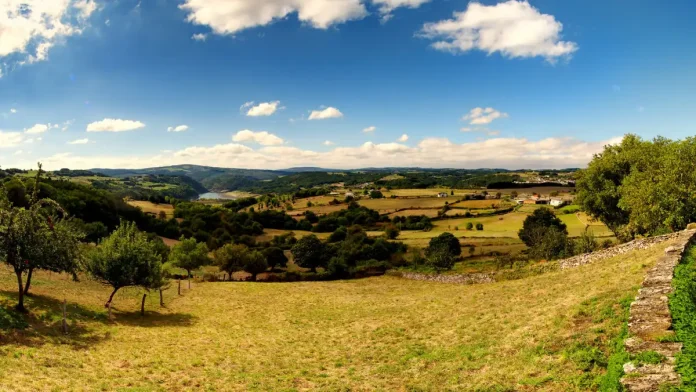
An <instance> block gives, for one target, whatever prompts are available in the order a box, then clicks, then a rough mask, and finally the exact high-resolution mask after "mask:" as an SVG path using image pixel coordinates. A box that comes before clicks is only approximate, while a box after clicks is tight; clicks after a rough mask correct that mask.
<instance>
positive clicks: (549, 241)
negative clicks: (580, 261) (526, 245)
mask: <svg viewBox="0 0 696 392" xmlns="http://www.w3.org/2000/svg"><path fill="white" fill-rule="evenodd" d="M532 230H533V231H535V232H537V233H532V237H533V238H538V240H537V242H536V243H535V244H534V246H532V247H530V249H529V255H530V256H531V257H533V258H535V259H544V260H554V259H558V258H563V257H565V256H570V255H571V254H572V249H570V248H571V246H572V244H571V243H570V241H568V233H566V232H565V231H563V230H561V229H559V228H558V227H557V226H551V227H548V228H543V227H536V228H534V229H532Z"/></svg>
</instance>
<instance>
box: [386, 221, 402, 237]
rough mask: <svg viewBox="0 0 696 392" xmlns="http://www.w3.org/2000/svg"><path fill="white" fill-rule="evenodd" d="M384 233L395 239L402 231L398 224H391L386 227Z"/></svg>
mask: <svg viewBox="0 0 696 392" xmlns="http://www.w3.org/2000/svg"><path fill="white" fill-rule="evenodd" d="M384 234H385V235H386V236H387V238H388V239H390V240H394V239H396V238H397V237H398V236H399V234H401V232H400V231H399V229H398V228H397V227H396V226H394V225H391V224H390V225H387V226H386V227H385V228H384Z"/></svg>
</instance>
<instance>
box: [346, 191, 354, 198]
mask: <svg viewBox="0 0 696 392" xmlns="http://www.w3.org/2000/svg"><path fill="white" fill-rule="evenodd" d="M346 197H355V196H354V195H353V192H346Z"/></svg>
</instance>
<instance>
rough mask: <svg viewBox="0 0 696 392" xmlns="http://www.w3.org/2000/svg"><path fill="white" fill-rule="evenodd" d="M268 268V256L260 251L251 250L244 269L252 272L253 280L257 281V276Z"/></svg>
mask: <svg viewBox="0 0 696 392" xmlns="http://www.w3.org/2000/svg"><path fill="white" fill-rule="evenodd" d="M267 269H268V262H267V261H266V258H265V257H264V256H263V254H261V252H259V251H251V252H249V253H248V254H247V257H246V260H245V263H244V271H246V272H248V273H250V274H251V280H253V281H256V276H257V275H258V274H260V273H262V272H266V270H267Z"/></svg>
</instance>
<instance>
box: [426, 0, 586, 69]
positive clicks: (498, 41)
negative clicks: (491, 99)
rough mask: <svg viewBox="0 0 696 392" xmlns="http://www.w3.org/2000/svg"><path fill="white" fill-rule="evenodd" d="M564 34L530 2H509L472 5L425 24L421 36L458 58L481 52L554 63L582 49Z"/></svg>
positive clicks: (434, 46) (516, 0)
mask: <svg viewBox="0 0 696 392" xmlns="http://www.w3.org/2000/svg"><path fill="white" fill-rule="evenodd" d="M562 30H563V25H562V24H561V23H560V22H558V21H556V18H554V16H553V15H548V14H542V13H541V12H539V10H537V9H536V8H534V7H532V6H531V5H530V4H529V3H528V2H527V1H519V0H509V1H506V2H503V3H498V4H496V5H490V6H489V5H484V4H481V3H477V2H471V3H469V5H468V7H467V9H466V11H463V12H455V13H454V18H453V19H448V20H442V21H439V22H435V23H427V24H425V25H424V26H423V29H422V30H421V33H420V35H421V36H423V37H425V38H429V39H433V40H435V42H434V43H433V44H432V46H433V48H435V49H437V50H442V51H446V52H451V53H455V54H456V53H465V52H468V51H470V50H473V49H478V50H481V51H484V52H486V53H488V54H493V53H495V52H500V53H501V54H502V55H504V56H506V57H511V58H515V57H536V56H540V57H544V58H546V59H547V60H548V61H550V62H553V61H554V60H555V59H557V58H559V57H563V56H570V55H571V54H572V53H573V52H575V51H576V50H577V49H578V46H577V44H576V43H575V42H570V41H561V31H562Z"/></svg>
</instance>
